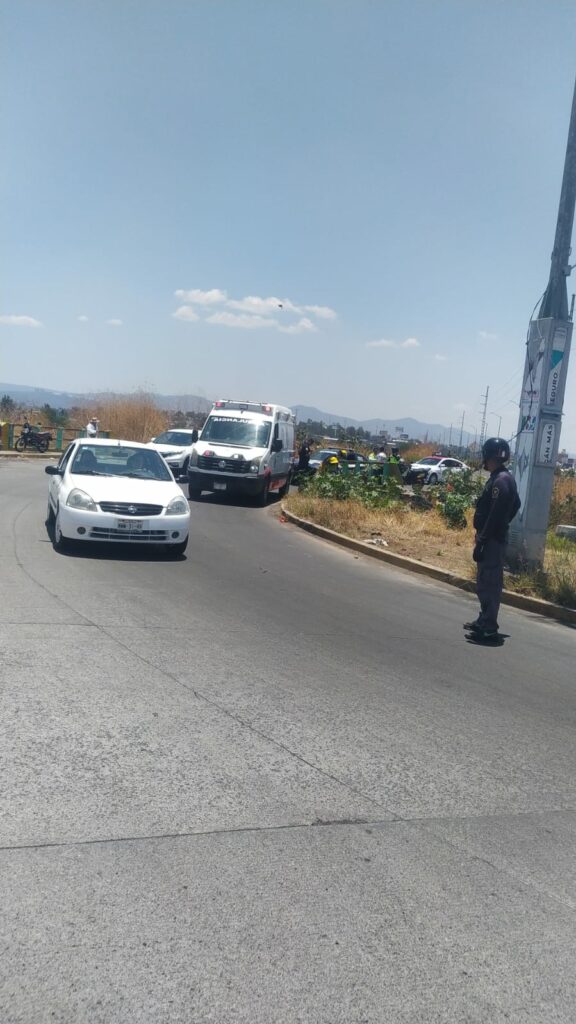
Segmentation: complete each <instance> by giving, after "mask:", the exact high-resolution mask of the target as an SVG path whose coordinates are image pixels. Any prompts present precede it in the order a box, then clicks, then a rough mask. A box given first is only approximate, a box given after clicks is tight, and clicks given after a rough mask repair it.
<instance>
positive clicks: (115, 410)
mask: <svg viewBox="0 0 576 1024" xmlns="http://www.w3.org/2000/svg"><path fill="white" fill-rule="evenodd" d="M92 416H96V417H97V418H98V419H99V420H100V429H101V430H106V431H109V434H110V437H120V438H122V440H125V441H149V440H150V438H151V437H155V436H156V434H160V433H161V432H162V431H163V430H165V429H166V427H167V426H168V415H167V413H165V412H162V410H161V409H159V408H158V406H157V405H156V401H155V399H154V397H153V396H152V395H149V394H147V393H146V392H140V391H139V392H137V393H136V394H134V395H128V396H126V395H122V396H116V395H110V396H107V397H106V398H103V399H99V400H98V401H95V402H94V403H93V404H92V405H90V407H89V408H86V409H80V410H78V411H77V412H76V414H75V417H74V419H75V422H74V424H71V426H72V425H73V426H75V427H77V428H78V429H83V428H84V427H85V426H86V424H87V422H88V420H89V419H90V418H91V417H92Z"/></svg>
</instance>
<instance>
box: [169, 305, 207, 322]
mask: <svg viewBox="0 0 576 1024" xmlns="http://www.w3.org/2000/svg"><path fill="white" fill-rule="evenodd" d="M172 316H173V317H176V320H188V321H192V320H199V319H200V317H199V316H198V313H196V312H195V311H194V310H193V309H192V306H179V307H178V309H177V310H176V312H175V313H172Z"/></svg>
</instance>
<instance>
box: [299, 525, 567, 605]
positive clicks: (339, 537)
mask: <svg viewBox="0 0 576 1024" xmlns="http://www.w3.org/2000/svg"><path fill="white" fill-rule="evenodd" d="M281 508H282V515H283V516H284V517H285V518H286V519H287V520H288V522H289V523H292V524H293V525H294V526H298V527H300V529H301V530H306V531H307V532H308V533H313V534H315V536H317V537H322V538H323V539H324V540H329V541H332V543H333V544H339V545H340V547H343V548H348V549H349V550H350V551H358V552H359V553H360V554H362V555H368V557H369V558H376V559H378V560H379V561H380V562H387V563H388V564H389V565H396V566H398V567H399V568H400V569H407V570H408V571H409V572H416V573H419V574H420V575H421V576H430V577H431V578H432V579H435V580H439V581H440V582H441V583H448V584H449V585H450V586H452V587H459V588H460V590H467V591H471V592H472V593H473V592H474V591H475V589H476V585H475V582H474V580H472V579H467V578H466V577H465V576H458V575H457V574H456V573H454V572H450V571H449V570H447V569H440V568H439V567H438V566H436V565H428V564H427V562H419V561H417V560H416V559H415V558H408V557H407V556H406V555H398V554H396V553H395V552H394V551H383V550H382V548H375V547H372V545H370V544H366V543H365V541H363V540H355V539H354V538H353V537H346V536H345V534H343V533H336V531H335V530H329V529H328V527H327V526H318V524H317V523H312V522H311V521H310V520H309V519H301V518H300V516H296V515H294V513H293V512H290V511H289V509H287V508H285V507H284V506H281ZM502 604H508V605H511V606H512V607H513V608H521V609H522V610H523V611H527V612H534V613H536V614H537V615H544V616H546V618H549V619H556V620H558V621H559V622H569V623H574V624H576V609H573V608H565V607H564V606H563V605H561V604H553V603H552V602H551V601H543V600H542V598H539V597H529V596H528V595H527V594H517V593H515V591H512V590H504V591H503V592H502Z"/></svg>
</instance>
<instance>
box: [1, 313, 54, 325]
mask: <svg viewBox="0 0 576 1024" xmlns="http://www.w3.org/2000/svg"><path fill="white" fill-rule="evenodd" d="M0 324H6V325H7V326H8V327H43V326H44V325H43V324H42V323H41V322H40V320H35V319H34V317H33V316H14V314H5V315H4V316H0Z"/></svg>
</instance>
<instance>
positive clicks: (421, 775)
mask: <svg viewBox="0 0 576 1024" xmlns="http://www.w3.org/2000/svg"><path fill="white" fill-rule="evenodd" d="M0 462H1V460H0ZM45 491H46V478H45V476H44V474H43V471H42V468H41V467H40V466H39V465H38V464H37V463H33V464H30V463H24V462H23V463H19V464H17V465H11V466H6V465H4V464H2V465H0V517H1V518H0V571H1V576H2V607H1V612H0V653H1V661H0V672H1V675H2V716H1V721H0V761H1V776H0V777H1V778H2V786H1V790H0V828H1V836H0V846H1V847H2V848H1V850H0V890H1V896H0V899H1V903H2V910H1V912H0V949H1V950H2V967H1V968H0V970H1V975H2V976H1V986H0V1019H1V1020H2V1022H3V1024H4V1022H6V1024H48V1022H50V1024H101V1022H102V1024H133V1022H138V1024H139V1022H146V1024H175V1022H178V1024H181V1022H182V1024H184V1022H185V1024H206V1022H217V1024H419V1022H422V1024H500V1022H502V1024H503V1022H507V1024H510V1022H512V1024H555V1022H562V1024H568V1022H570V1024H572V1022H573V1021H574V1018H575V1015H576V992H575V982H574V942H575V939H576V919H575V907H576V856H575V854H574V848H575V839H576V815H575V808H576V782H575V772H574V769H575V760H576V758H575V751H576V744H575V725H576V680H575V678H574V655H575V653H576V633H575V632H574V631H573V630H571V629H569V628H567V627H565V626H560V625H556V624H553V623H550V622H546V621H541V620H539V619H538V618H537V617H535V616H530V615H527V614H525V613H521V612H516V611H514V610H512V609H510V610H508V609H505V610H504V615H503V619H504V625H505V628H506V630H507V632H509V633H510V634H511V636H510V639H509V640H508V641H507V642H506V645H505V646H504V647H503V648H501V649H496V650H494V649H486V648H479V647H474V646H470V645H468V644H466V642H465V641H464V638H463V635H462V630H461V625H460V624H461V622H462V619H463V618H465V617H468V616H469V615H470V614H471V612H472V611H473V609H474V603H473V601H472V599H471V598H470V597H468V596H466V595H464V594H462V593H460V592H458V591H454V590H451V589H450V588H447V587H444V586H442V585H439V584H436V583H432V582H426V581H423V580H421V579H420V578H416V577H412V576H410V575H408V574H405V573H403V572H402V571H400V570H396V569H393V568H389V567H383V566H381V565H379V564H377V563H373V562H370V560H365V559H363V558H358V557H356V556H354V555H353V554H350V553H347V552H343V551H340V550H335V549H333V548H332V547H330V546H329V545H327V544H324V543H323V542H321V541H318V540H316V539H314V538H312V537H308V536H306V535H303V534H301V533H299V532H298V531H296V530H294V529H293V528H292V527H289V526H286V525H280V524H279V523H278V522H277V520H276V518H275V517H274V514H273V511H272V510H271V509H268V510H258V509H254V508H250V507H248V506H244V507H234V506H233V505H231V504H226V503H223V502H222V501H218V500H211V499H210V498H209V497H205V498H204V500H203V501H202V502H200V503H198V504H195V505H193V528H192V542H191V545H190V547H189V551H188V558H187V559H185V560H182V561H181V562H177V563H172V562H169V561H162V560H159V559H154V558H153V557H151V555H150V554H149V553H145V555H144V556H138V555H136V554H135V553H134V552H133V551H132V552H128V553H125V552H118V551H114V552H113V553H112V554H110V555H108V556H106V555H105V554H104V553H103V552H101V551H100V552H97V553H96V554H95V555H94V556H88V557H87V556H80V555H78V556H67V555H57V554H55V553H54V551H53V550H52V547H51V545H50V543H49V540H48V538H47V536H46V533H45V530H44V526H43V518H44V510H45Z"/></svg>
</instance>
